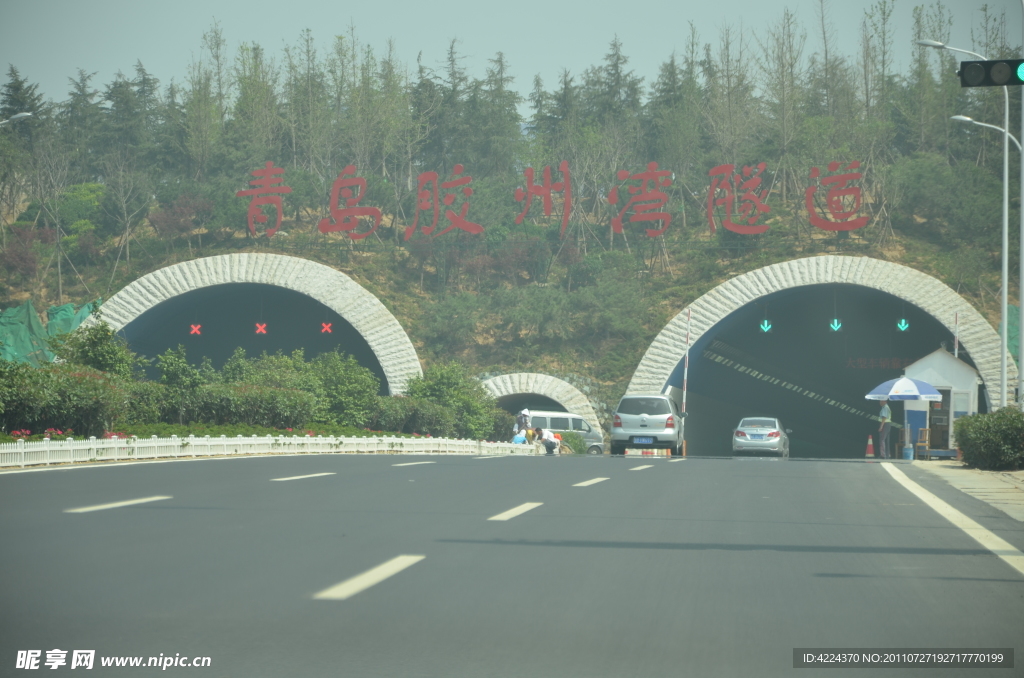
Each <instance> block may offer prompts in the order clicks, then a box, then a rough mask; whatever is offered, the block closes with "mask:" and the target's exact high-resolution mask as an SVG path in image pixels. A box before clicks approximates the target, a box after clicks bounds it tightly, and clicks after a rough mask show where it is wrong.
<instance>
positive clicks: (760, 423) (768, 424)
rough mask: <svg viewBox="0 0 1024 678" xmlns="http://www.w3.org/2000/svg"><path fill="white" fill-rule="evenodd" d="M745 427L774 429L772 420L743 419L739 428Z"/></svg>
mask: <svg viewBox="0 0 1024 678" xmlns="http://www.w3.org/2000/svg"><path fill="white" fill-rule="evenodd" d="M745 426H751V427H760V428H775V420H774V419H744V420H743V421H741V422H740V428H743V427H745Z"/></svg>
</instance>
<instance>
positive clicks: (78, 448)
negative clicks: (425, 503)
mask: <svg viewBox="0 0 1024 678" xmlns="http://www.w3.org/2000/svg"><path fill="white" fill-rule="evenodd" d="M536 453H537V452H536V449H535V448H534V446H533V445H514V444H512V443H490V442H486V441H483V440H452V439H449V438H397V437H380V438H369V437H367V438H351V437H338V438H336V437H334V436H328V437H326V438H325V437H323V436H316V437H315V438H314V437H312V436H302V437H299V436H252V437H250V438H246V437H243V436H237V437H235V438H228V437H226V436H220V437H219V438H211V437H210V436H204V437H201V438H197V437H196V436H188V437H187V438H179V437H178V436H171V437H170V438H157V437H156V436H153V437H152V438H136V437H134V436H132V437H130V438H111V439H103V438H100V439H97V438H88V439H82V440H74V439H70V438H69V439H68V440H50V439H46V440H42V441H38V442H25V441H24V440H18V441H17V442H13V443H3V444H0V468H2V467H14V466H19V467H25V466H35V465H40V464H74V463H79V462H90V461H135V460H137V459H163V458H175V457H178V458H180V457H219V456H236V455H250V454H515V455H519V456H525V455H534V454H536Z"/></svg>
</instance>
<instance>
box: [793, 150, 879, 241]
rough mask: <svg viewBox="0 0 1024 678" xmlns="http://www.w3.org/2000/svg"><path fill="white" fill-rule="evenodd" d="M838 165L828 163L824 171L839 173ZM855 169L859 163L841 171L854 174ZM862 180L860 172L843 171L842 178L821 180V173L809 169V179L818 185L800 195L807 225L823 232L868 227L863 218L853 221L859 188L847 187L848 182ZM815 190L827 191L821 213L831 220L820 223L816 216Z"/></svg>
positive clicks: (858, 207)
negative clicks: (824, 212) (823, 211)
mask: <svg viewBox="0 0 1024 678" xmlns="http://www.w3.org/2000/svg"><path fill="white" fill-rule="evenodd" d="M841 165H842V163H839V162H830V163H829V164H828V171H829V172H833V173H834V172H836V171H837V170H839V168H840V166H841ZM859 167H860V162H859V161H854V162H851V163H850V164H849V165H847V166H846V167H845V168H843V169H844V171H845V170H856V169H858V168H859ZM863 176H864V175H863V174H861V173H860V172H849V171H846V172H845V173H844V174H833V175H832V176H828V177H822V176H821V170H819V169H818V168H817V167H812V168H811V179H818V182H817V183H816V184H815V185H813V186H808V187H807V190H806V191H805V192H804V203H805V205H806V207H807V214H808V215H809V217H810V219H811V224H812V225H814V226H817V227H818V228H820V229H822V230H825V231H852V230H854V229H857V228H861V227H862V226H864V225H866V224H867V223H868V218H867V216H863V217H858V218H856V219H854V218H853V217H854V215H855V214H857V212H859V211H860V205H861V190H860V186H850V185H849V183H850V182H851V181H855V180H857V179H860V178H861V177H863ZM819 187H820V188H828V193H827V194H826V196H825V209H826V210H827V211H828V213H829V216H831V217H832V218H831V220H830V219H822V218H821V217H820V216H819V215H818V210H817V207H816V205H815V201H814V198H815V193H816V192H817V190H818V188H819Z"/></svg>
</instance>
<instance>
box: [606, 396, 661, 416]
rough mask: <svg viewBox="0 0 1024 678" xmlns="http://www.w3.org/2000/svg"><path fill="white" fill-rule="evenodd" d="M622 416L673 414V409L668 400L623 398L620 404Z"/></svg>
mask: <svg viewBox="0 0 1024 678" xmlns="http://www.w3.org/2000/svg"><path fill="white" fill-rule="evenodd" d="M618 412H619V413H620V414H671V413H672V409H671V408H670V407H669V405H668V399H666V398H623V399H622V401H621V402H620V403H619V409H618Z"/></svg>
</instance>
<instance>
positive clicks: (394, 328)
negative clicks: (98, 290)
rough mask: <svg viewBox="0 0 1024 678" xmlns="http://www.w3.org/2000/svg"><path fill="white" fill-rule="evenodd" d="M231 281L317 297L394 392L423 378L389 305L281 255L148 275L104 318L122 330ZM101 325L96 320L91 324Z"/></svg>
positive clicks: (331, 273)
mask: <svg viewBox="0 0 1024 678" xmlns="http://www.w3.org/2000/svg"><path fill="white" fill-rule="evenodd" d="M227 283H260V284H264V285H275V286H277V287H283V288H285V289H289V290H294V291H295V292H299V293H301V294H305V295H306V296H308V297H311V298H313V299H316V300H317V301H319V302H320V303H322V304H323V305H324V306H327V307H328V308H330V309H331V310H333V311H335V312H336V313H337V314H338V315H340V316H341V317H342V318H344V319H345V320H346V321H347V322H348V323H349V324H351V325H352V327H354V328H355V330H356V331H357V332H359V334H361V335H362V336H363V338H364V339H365V340H366V343H367V344H369V345H370V349H371V350H372V351H373V352H374V354H375V355H376V356H377V360H378V361H379V362H380V365H381V367H382V368H383V370H384V376H385V378H387V381H388V390H389V392H390V393H391V394H392V395H395V394H400V393H404V392H405V388H406V384H407V383H408V381H409V379H411V378H412V377H418V376H422V375H423V370H422V369H421V368H420V361H419V358H418V356H417V355H416V349H415V348H413V345H412V342H411V341H410V340H409V335H408V334H406V332H405V330H404V329H403V328H402V326H401V325H400V324H399V322H398V320H397V319H396V318H395V316H393V315H392V314H391V311H389V310H388V309H387V308H386V307H385V306H384V304H382V303H381V302H380V300H379V299H377V297H375V296H374V295H373V294H371V293H370V292H368V291H366V290H365V289H364V288H363V287H361V286H360V285H359V284H358V283H356V282H355V281H354V280H352V279H351V278H350V277H348V276H347V275H345V274H344V273H342V272H340V271H336V270H334V269H333V268H331V267H329V266H324V265H323V264H318V263H316V262H314V261H309V260H307V259H300V258H298V257H289V256H283V255H280V254H224V255H220V256H215V257H205V258H202V259H194V260H192V261H186V262H183V263H180V264H175V265H173V266H168V267H166V268H162V269H160V270H158V271H153V272H152V273H149V274H147V275H144V276H142V277H141V278H139V279H138V280H136V281H134V282H132V283H131V284H129V285H128V286H127V287H125V288H124V289H122V290H121V291H120V292H118V293H117V294H115V295H114V296H113V297H111V298H110V300H108V301H107V302H106V303H104V304H103V307H102V313H103V319H104V320H105V321H106V322H107V323H109V324H110V326H111V327H112V328H114V330H115V331H116V330H120V329H121V328H123V327H124V326H125V325H127V324H128V323H130V322H131V321H133V320H135V318H137V317H139V316H140V315H142V314H143V313H144V312H146V311H148V310H149V309H151V308H153V307H154V306H156V305H157V304H159V303H160V302H162V301H166V300H168V299H170V298H172V297H176V296H178V295H181V294H185V293H186V292H191V291H192V290H197V289H200V288H203V287H209V286H212V285H224V284H227ZM95 322H96V319H95V317H94V316H90V317H89V318H88V319H86V321H85V323H86V324H93V323H95Z"/></svg>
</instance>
